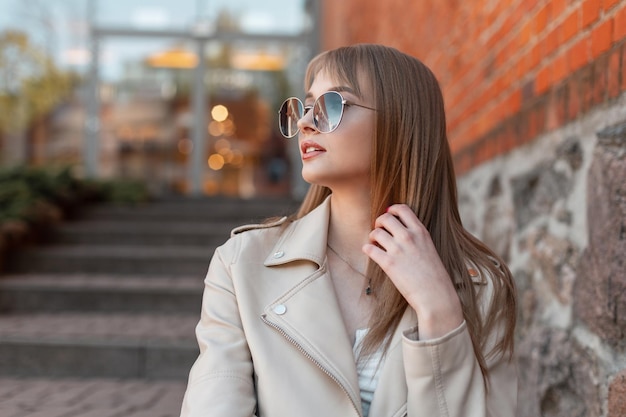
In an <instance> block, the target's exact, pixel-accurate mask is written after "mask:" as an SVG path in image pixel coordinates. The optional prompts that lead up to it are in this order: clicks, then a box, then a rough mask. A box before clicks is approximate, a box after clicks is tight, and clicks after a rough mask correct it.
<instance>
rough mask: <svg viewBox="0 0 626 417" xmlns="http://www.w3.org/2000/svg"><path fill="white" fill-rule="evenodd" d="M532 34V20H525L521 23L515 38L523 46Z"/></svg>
mask: <svg viewBox="0 0 626 417" xmlns="http://www.w3.org/2000/svg"><path fill="white" fill-rule="evenodd" d="M532 36H533V21H532V20H527V21H526V22H525V23H524V24H523V25H522V28H521V29H520V32H519V36H518V37H517V40H518V42H519V44H520V45H522V46H525V45H528V43H529V42H530V39H531V38H532Z"/></svg>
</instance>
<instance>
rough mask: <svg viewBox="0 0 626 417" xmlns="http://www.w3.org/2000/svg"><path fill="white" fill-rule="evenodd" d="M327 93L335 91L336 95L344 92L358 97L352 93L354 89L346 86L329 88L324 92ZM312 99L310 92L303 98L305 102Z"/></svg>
mask: <svg viewBox="0 0 626 417" xmlns="http://www.w3.org/2000/svg"><path fill="white" fill-rule="evenodd" d="M329 91H336V92H338V93H341V92H346V93H350V94H354V95H355V96H358V95H357V93H356V92H355V91H354V88H352V87H348V86H340V85H338V86H335V87H331V88H329V89H328V90H326V91H325V92H326V93H327V92H329ZM312 98H314V97H313V94H312V93H311V92H308V93H306V96H304V99H305V100H308V99H312Z"/></svg>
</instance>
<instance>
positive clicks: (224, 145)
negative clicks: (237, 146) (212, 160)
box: [215, 138, 230, 153]
mask: <svg viewBox="0 0 626 417" xmlns="http://www.w3.org/2000/svg"><path fill="white" fill-rule="evenodd" d="M215 149H216V150H217V151H218V152H219V153H222V150H223V149H230V142H229V141H228V139H226V138H222V139H218V140H217V141H216V142H215Z"/></svg>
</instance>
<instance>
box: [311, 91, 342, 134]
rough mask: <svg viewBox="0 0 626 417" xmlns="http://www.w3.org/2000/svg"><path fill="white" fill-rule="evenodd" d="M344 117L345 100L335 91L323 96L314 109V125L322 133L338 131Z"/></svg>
mask: <svg viewBox="0 0 626 417" xmlns="http://www.w3.org/2000/svg"><path fill="white" fill-rule="evenodd" d="M342 115H343V99H342V98H341V95H339V94H338V93H336V92H334V91H329V92H327V93H324V94H322V95H321V96H320V97H319V98H318V99H317V101H316V102H315V106H314V107H313V117H314V119H313V120H314V123H315V126H316V127H317V130H319V131H320V132H321V133H330V132H332V131H333V130H335V129H337V126H339V122H341V116H342Z"/></svg>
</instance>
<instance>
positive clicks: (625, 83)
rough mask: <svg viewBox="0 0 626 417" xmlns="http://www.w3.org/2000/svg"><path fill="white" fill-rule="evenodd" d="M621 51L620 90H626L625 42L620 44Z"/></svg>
mask: <svg viewBox="0 0 626 417" xmlns="http://www.w3.org/2000/svg"><path fill="white" fill-rule="evenodd" d="M620 49H621V51H622V53H621V56H622V71H621V77H620V78H621V79H622V88H621V90H622V91H626V44H622V47H621V48H620Z"/></svg>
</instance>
